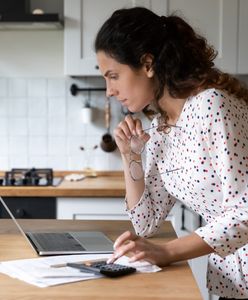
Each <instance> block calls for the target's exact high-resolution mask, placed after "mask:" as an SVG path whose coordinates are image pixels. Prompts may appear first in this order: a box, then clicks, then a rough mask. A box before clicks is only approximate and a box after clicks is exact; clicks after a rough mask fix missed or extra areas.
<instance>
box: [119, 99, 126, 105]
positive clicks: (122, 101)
mask: <svg viewBox="0 0 248 300" xmlns="http://www.w3.org/2000/svg"><path fill="white" fill-rule="evenodd" d="M119 101H120V103H121V105H125V106H126V105H127V99H124V100H119Z"/></svg>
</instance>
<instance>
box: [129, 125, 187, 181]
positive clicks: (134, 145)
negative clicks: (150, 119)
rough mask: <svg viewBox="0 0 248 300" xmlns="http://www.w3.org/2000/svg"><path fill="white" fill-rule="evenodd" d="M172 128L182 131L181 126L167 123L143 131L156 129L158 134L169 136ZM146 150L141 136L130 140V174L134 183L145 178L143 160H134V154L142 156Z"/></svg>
mask: <svg viewBox="0 0 248 300" xmlns="http://www.w3.org/2000/svg"><path fill="white" fill-rule="evenodd" d="M172 128H178V129H181V127H180V126H176V125H171V124H167V123H163V124H160V125H158V126H153V127H150V128H146V129H143V131H149V130H152V129H156V130H157V132H159V133H161V134H163V133H164V134H166V135H168V134H169V133H170V132H171V130H172ZM144 149H145V142H144V141H143V140H142V139H140V137H139V136H136V135H132V136H131V139H130V160H129V173H130V176H131V178H132V179H133V180H134V181H138V180H140V179H142V178H144V170H143V166H142V160H136V159H133V158H132V154H137V155H141V154H142V153H143V152H144ZM180 169H182V168H176V169H172V170H165V171H164V172H161V173H158V174H153V175H148V176H146V178H148V177H155V176H158V175H161V174H168V173H171V172H175V171H178V170H180Z"/></svg>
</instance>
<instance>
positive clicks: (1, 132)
mask: <svg viewBox="0 0 248 300" xmlns="http://www.w3.org/2000/svg"><path fill="white" fill-rule="evenodd" d="M8 134H9V119H8V118H5V117H1V116H0V136H8Z"/></svg>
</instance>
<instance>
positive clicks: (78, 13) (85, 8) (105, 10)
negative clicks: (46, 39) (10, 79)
mask: <svg viewBox="0 0 248 300" xmlns="http://www.w3.org/2000/svg"><path fill="white" fill-rule="evenodd" d="M141 5H142V6H147V5H148V6H149V1H144V0H143V1H142V0H139V1H134V0H133V1H132V0H114V1H113V0H104V1H102V0H94V1H92V0H64V17H65V24H64V26H65V31H64V34H65V35H64V51H65V52H64V53H65V54H64V55H65V64H64V65H65V68H64V69H65V74H66V75H71V76H99V75H100V72H99V70H98V65H97V61H96V56H95V53H94V39H95V37H96V34H97V32H98V30H99V29H100V27H101V25H102V24H103V22H104V21H105V20H106V19H107V18H108V17H110V16H111V14H112V13H113V11H114V10H116V9H119V8H124V7H132V6H141Z"/></svg>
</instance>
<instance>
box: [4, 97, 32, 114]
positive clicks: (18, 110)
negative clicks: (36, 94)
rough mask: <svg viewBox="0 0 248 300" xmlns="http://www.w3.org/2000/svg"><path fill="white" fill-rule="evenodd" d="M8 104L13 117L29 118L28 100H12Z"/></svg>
mask: <svg viewBox="0 0 248 300" xmlns="http://www.w3.org/2000/svg"><path fill="white" fill-rule="evenodd" d="M8 102H9V114H11V117H27V108H28V106H27V98H10V99H9V100H8Z"/></svg>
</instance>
